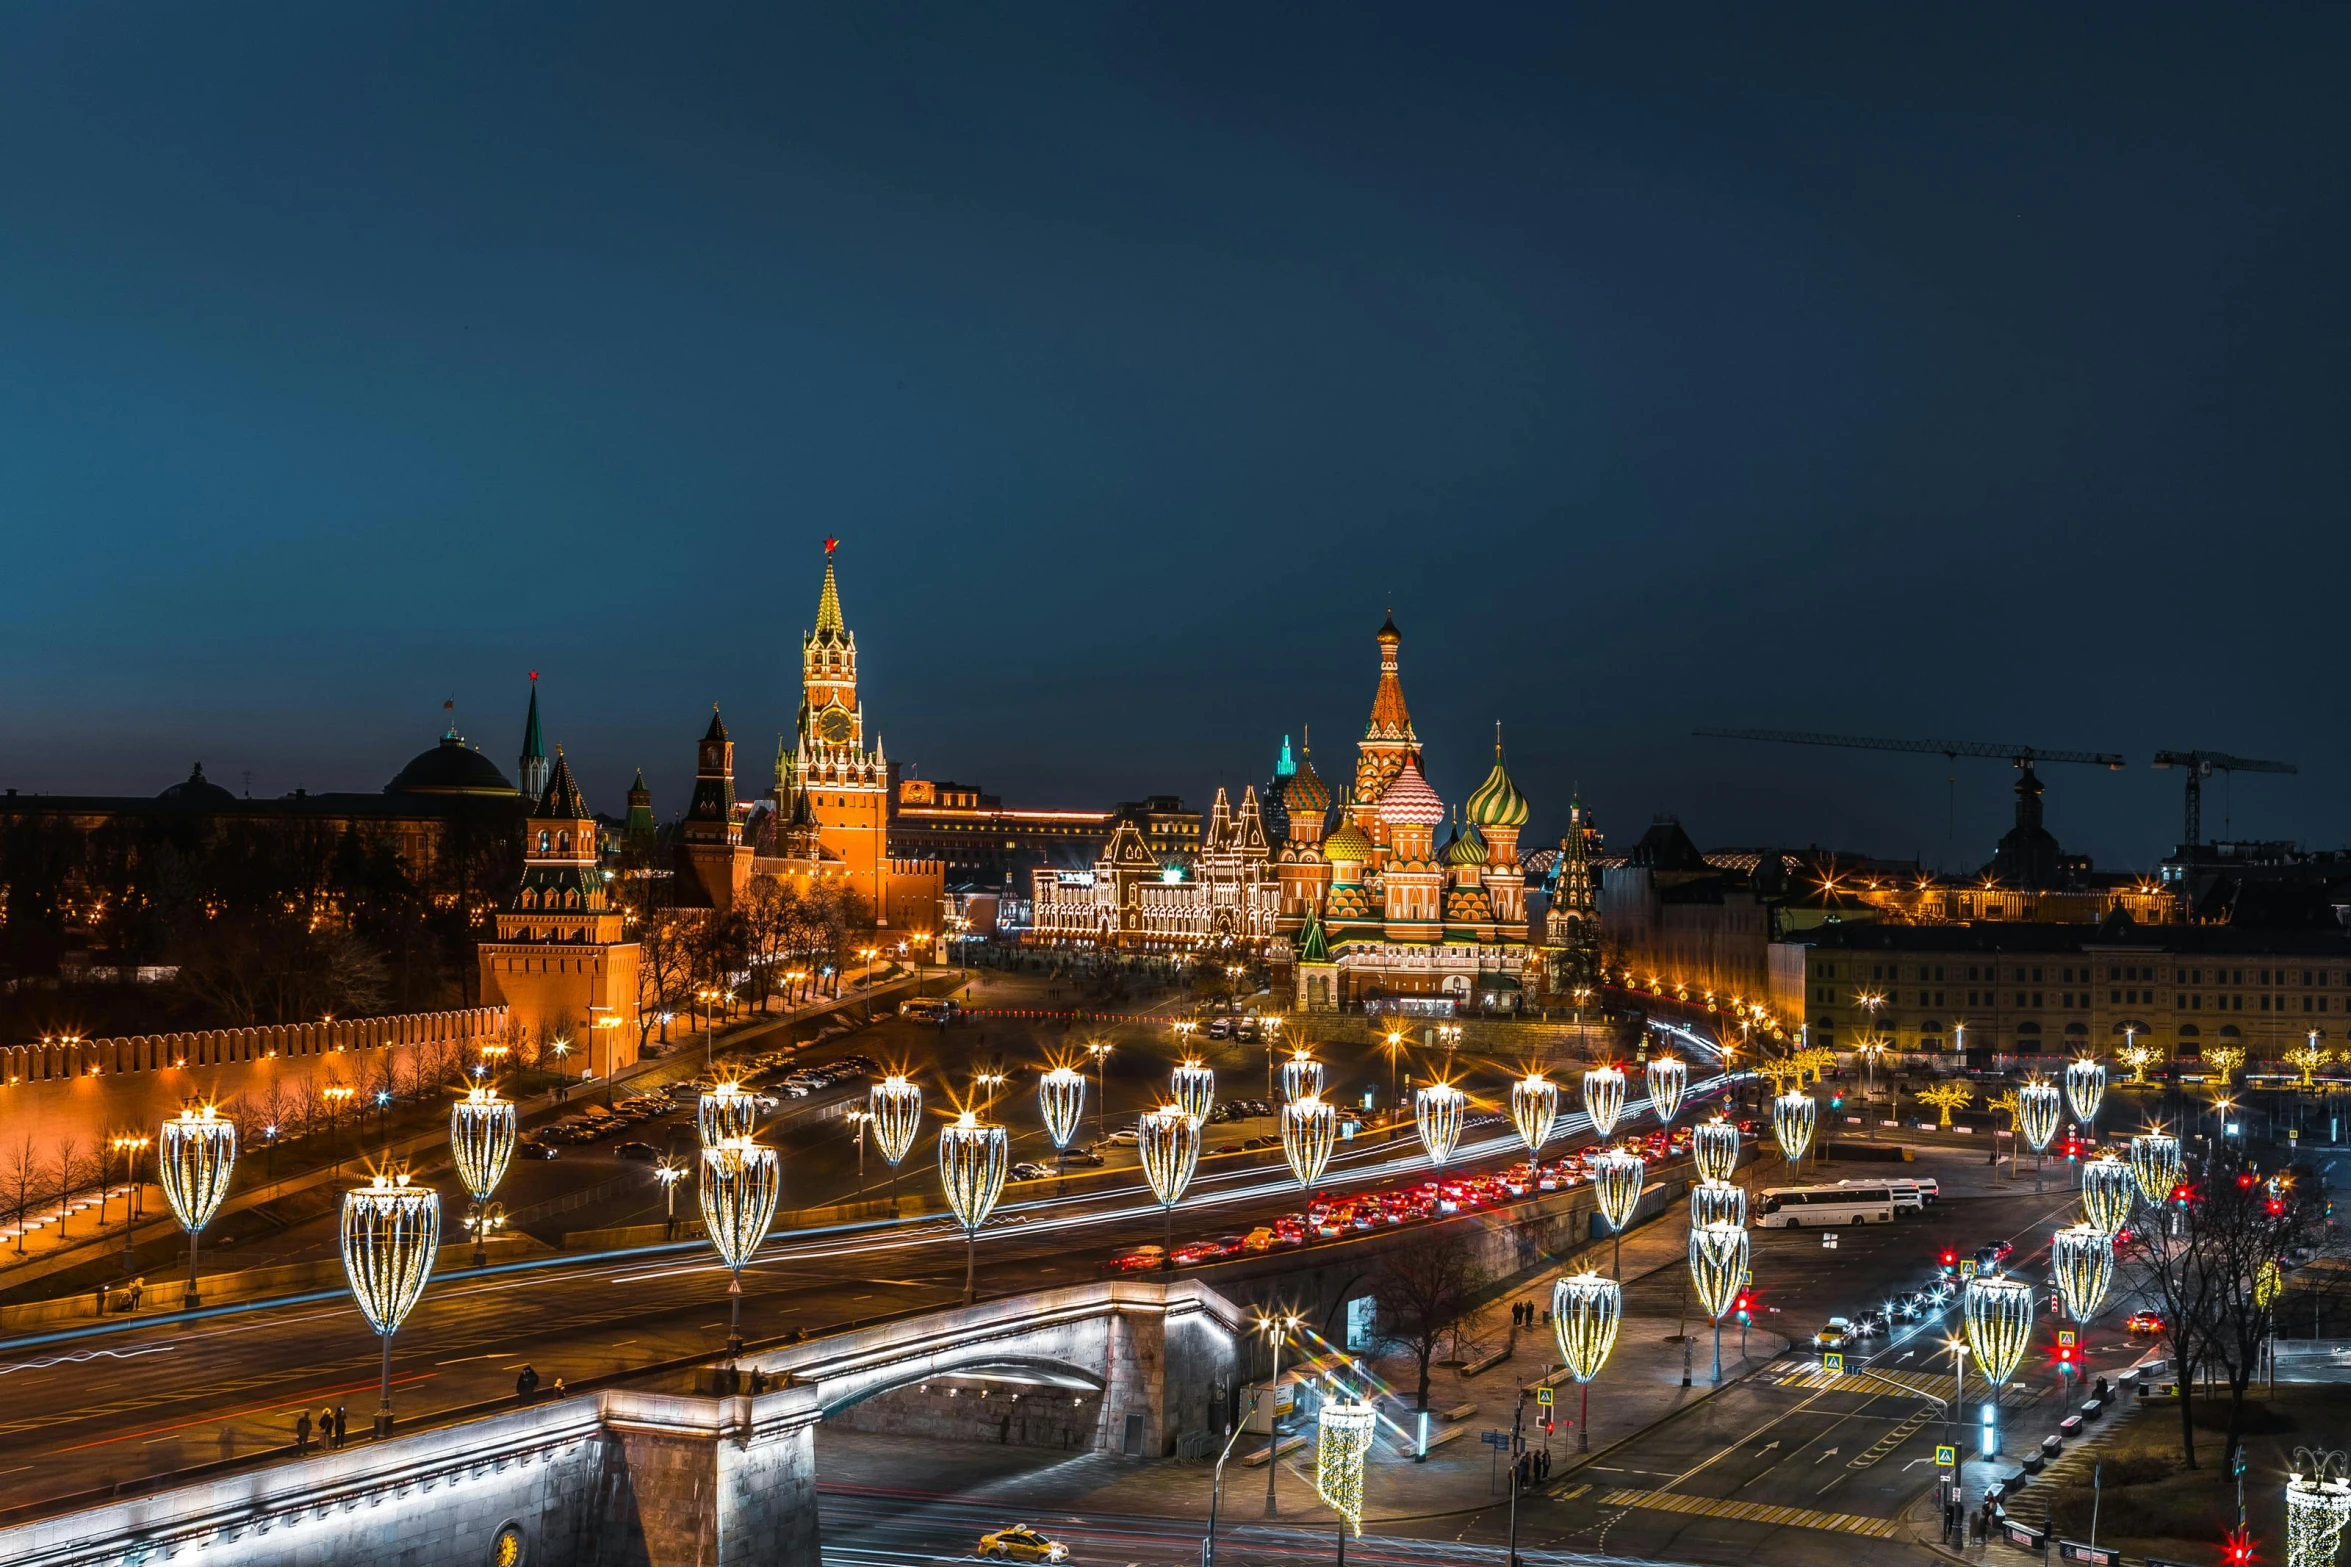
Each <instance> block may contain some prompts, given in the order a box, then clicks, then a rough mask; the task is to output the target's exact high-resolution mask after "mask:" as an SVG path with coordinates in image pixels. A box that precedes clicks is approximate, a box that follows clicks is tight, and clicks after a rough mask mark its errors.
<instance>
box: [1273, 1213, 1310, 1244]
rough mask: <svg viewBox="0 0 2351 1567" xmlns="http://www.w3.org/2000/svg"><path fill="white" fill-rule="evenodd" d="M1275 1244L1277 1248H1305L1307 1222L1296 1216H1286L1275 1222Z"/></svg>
mask: <svg viewBox="0 0 2351 1567" xmlns="http://www.w3.org/2000/svg"><path fill="white" fill-rule="evenodd" d="M1273 1243H1274V1244H1275V1245H1276V1246H1303V1245H1305V1244H1306V1221H1305V1220H1303V1219H1300V1218H1299V1217H1297V1216H1296V1215H1295V1214H1284V1215H1282V1216H1281V1217H1280V1218H1278V1219H1276V1220H1274V1221H1273Z"/></svg>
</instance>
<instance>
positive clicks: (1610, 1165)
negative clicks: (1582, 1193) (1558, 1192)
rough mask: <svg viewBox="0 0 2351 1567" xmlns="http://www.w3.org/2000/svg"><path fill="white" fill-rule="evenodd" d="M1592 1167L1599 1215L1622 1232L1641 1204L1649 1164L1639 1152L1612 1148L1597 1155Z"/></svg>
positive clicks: (1593, 1192)
mask: <svg viewBox="0 0 2351 1567" xmlns="http://www.w3.org/2000/svg"><path fill="white" fill-rule="evenodd" d="M1591 1168H1592V1195H1593V1196H1595V1197H1596V1198H1598V1199H1599V1202H1600V1216H1601V1217H1602V1218H1604V1219H1606V1220H1607V1221H1608V1227H1609V1228H1610V1229H1611V1230H1614V1231H1616V1232H1617V1233H1618V1234H1620V1235H1621V1234H1623V1233H1624V1231H1625V1229H1626V1228H1627V1227H1628V1226H1630V1225H1631V1224H1632V1222H1633V1210H1634V1209H1635V1208H1638V1207H1639V1206H1640V1205H1641V1187H1642V1186H1643V1184H1645V1182H1646V1181H1647V1178H1648V1174H1649V1166H1648V1165H1647V1164H1645V1163H1643V1162H1642V1159H1641V1156H1640V1155H1639V1154H1636V1153H1627V1152H1626V1151H1625V1150H1624V1149H1622V1148H1611V1149H1610V1150H1608V1152H1606V1153H1604V1154H1601V1155H1600V1156H1599V1157H1598V1158H1596V1159H1594V1160H1593V1161H1592V1166H1591Z"/></svg>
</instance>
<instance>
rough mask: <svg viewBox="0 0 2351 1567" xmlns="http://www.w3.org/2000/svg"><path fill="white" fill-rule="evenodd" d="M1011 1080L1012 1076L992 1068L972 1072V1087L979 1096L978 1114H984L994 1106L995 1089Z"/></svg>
mask: <svg viewBox="0 0 2351 1567" xmlns="http://www.w3.org/2000/svg"><path fill="white" fill-rule="evenodd" d="M1011 1081H1012V1078H1011V1076H1010V1075H1009V1074H1007V1073H1004V1072H998V1071H994V1070H989V1071H981V1072H974V1073H973V1074H972V1078H971V1086H972V1089H973V1091H974V1092H976V1093H978V1094H979V1095H980V1096H981V1099H980V1114H982V1115H986V1114H987V1113H988V1112H989V1111H990V1110H993V1109H994V1108H996V1090H997V1089H999V1088H1002V1087H1003V1086H1004V1085H1005V1084H1006V1083H1009V1082H1011Z"/></svg>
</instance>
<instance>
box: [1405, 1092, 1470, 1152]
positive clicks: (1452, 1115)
mask: <svg viewBox="0 0 2351 1567" xmlns="http://www.w3.org/2000/svg"><path fill="white" fill-rule="evenodd" d="M1468 1109H1469V1096H1468V1095H1467V1094H1465V1093H1463V1092H1462V1091H1461V1090H1460V1089H1458V1088H1455V1087H1454V1086H1453V1085H1452V1084H1451V1083H1431V1084H1430V1085H1429V1086H1428V1087H1426V1088H1416V1089H1414V1090H1413V1091H1412V1119H1413V1122H1414V1124H1415V1125H1416V1127H1417V1128H1418V1129H1419V1132H1420V1147H1421V1151H1422V1152H1423V1153H1425V1154H1427V1155H1428V1156H1429V1163H1430V1164H1431V1165H1433V1166H1434V1167H1436V1168H1437V1169H1440V1170H1441V1169H1443V1168H1444V1167H1445V1161H1446V1160H1448V1159H1450V1158H1452V1157H1453V1149H1454V1146H1455V1145H1456V1144H1458V1143H1459V1142H1460V1141H1461V1127H1462V1122H1463V1120H1464V1118H1465V1117H1466V1115H1467V1112H1468Z"/></svg>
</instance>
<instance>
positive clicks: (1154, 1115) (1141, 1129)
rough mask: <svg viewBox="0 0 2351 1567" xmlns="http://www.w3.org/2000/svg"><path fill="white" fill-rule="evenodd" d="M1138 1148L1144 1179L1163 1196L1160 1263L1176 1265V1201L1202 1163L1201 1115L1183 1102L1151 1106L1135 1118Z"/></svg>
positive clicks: (1161, 1203)
mask: <svg viewBox="0 0 2351 1567" xmlns="http://www.w3.org/2000/svg"><path fill="white" fill-rule="evenodd" d="M1135 1151H1136V1152H1137V1153H1139V1154H1140V1155H1141V1156H1142V1160H1143V1179H1145V1180H1146V1181H1149V1182H1150V1183H1151V1192H1152V1195H1153V1196H1155V1197H1157V1198H1158V1199H1159V1211H1160V1218H1161V1229H1162V1235H1161V1240H1162V1242H1163V1244H1162V1247H1161V1250H1162V1252H1163V1255H1162V1256H1161V1258H1160V1266H1162V1267H1167V1268H1172V1267H1174V1266H1175V1205H1176V1204H1177V1203H1179V1202H1181V1201H1183V1197H1184V1190H1185V1188H1187V1187H1189V1186H1190V1185H1191V1184H1192V1172H1193V1171H1194V1170H1196V1169H1198V1168H1199V1166H1200V1118H1199V1117H1198V1116H1196V1115H1194V1114H1193V1113H1192V1112H1191V1111H1190V1110H1188V1109H1186V1108H1185V1107H1184V1106H1183V1105H1181V1104H1165V1105H1161V1106H1160V1107H1159V1108H1158V1109H1156V1110H1147V1111H1145V1112H1144V1113H1143V1115H1142V1117H1141V1118H1140V1119H1139V1120H1137V1121H1136V1122H1135Z"/></svg>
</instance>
